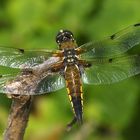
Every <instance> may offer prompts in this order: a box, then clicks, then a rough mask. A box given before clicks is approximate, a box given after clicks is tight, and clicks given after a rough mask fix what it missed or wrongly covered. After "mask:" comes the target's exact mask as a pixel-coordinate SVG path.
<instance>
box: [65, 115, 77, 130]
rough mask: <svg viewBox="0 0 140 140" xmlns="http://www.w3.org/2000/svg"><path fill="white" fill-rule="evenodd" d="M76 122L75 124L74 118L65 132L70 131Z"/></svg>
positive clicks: (75, 119)
mask: <svg viewBox="0 0 140 140" xmlns="http://www.w3.org/2000/svg"><path fill="white" fill-rule="evenodd" d="M76 122H77V118H76V117H74V118H73V120H72V121H71V122H70V123H68V124H67V128H66V130H67V131H70V130H71V128H72V126H73V125H74V124H75V123H76Z"/></svg>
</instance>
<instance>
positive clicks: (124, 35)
mask: <svg viewBox="0 0 140 140" xmlns="http://www.w3.org/2000/svg"><path fill="white" fill-rule="evenodd" d="M139 43H140V23H138V24H135V25H131V26H129V27H127V28H125V29H123V30H121V31H120V32H118V33H116V34H113V35H111V36H110V37H108V38H107V39H104V40H103V41H99V42H89V43H87V44H84V45H82V46H80V47H78V48H77V50H78V51H79V53H80V54H81V55H80V57H81V58H83V59H93V58H97V57H112V56H117V55H120V54H123V53H125V52H126V51H127V50H129V49H130V48H132V47H133V46H135V45H137V44H139Z"/></svg>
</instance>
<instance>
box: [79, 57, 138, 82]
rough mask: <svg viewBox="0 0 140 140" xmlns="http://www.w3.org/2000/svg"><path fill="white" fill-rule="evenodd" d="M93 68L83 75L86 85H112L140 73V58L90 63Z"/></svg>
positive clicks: (120, 58)
mask: <svg viewBox="0 0 140 140" xmlns="http://www.w3.org/2000/svg"><path fill="white" fill-rule="evenodd" d="M88 63H89V64H91V67H89V68H86V69H85V71H84V73H83V74H82V79H83V82H84V83H86V84H95V85H98V84H111V83H115V82H118V81H121V80H123V79H126V78H128V77H131V76H133V75H136V74H138V73H140V56H137V55H132V56H123V57H118V58H111V59H94V60H93V61H89V62H88Z"/></svg>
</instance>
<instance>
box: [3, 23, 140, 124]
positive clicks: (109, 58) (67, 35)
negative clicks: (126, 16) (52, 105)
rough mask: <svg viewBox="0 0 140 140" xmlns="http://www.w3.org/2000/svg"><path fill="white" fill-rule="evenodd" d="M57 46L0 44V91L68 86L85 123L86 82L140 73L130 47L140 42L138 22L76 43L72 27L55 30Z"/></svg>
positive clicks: (33, 92)
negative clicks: (84, 92) (41, 47)
mask: <svg viewBox="0 0 140 140" xmlns="http://www.w3.org/2000/svg"><path fill="white" fill-rule="evenodd" d="M56 43H57V45H58V49H56V50H47V49H34V50H33V49H19V48H13V47H5V46H0V93H4V94H7V95H20V96H22V95H40V94H48V93H50V92H54V91H57V90H60V89H62V88H64V87H66V89H67V93H68V98H69V101H70V103H71V107H72V110H73V114H74V119H73V120H72V121H71V123H69V126H72V125H73V124H74V123H76V122H78V123H79V124H82V122H83V86H82V85H83V83H85V84H91V85H100V84H112V83H115V82H119V81H121V80H123V79H126V78H128V77H131V76H134V75H137V74H139V73H140V56H139V55H137V54H133V55H128V54H127V51H128V50H129V49H131V48H132V47H133V46H136V45H138V44H140V23H137V24H134V25H131V26H128V27H127V28H125V29H123V30H121V31H119V32H117V33H115V34H113V35H111V36H109V37H107V38H105V39H104V40H102V41H91V42H88V43H85V44H83V45H81V46H78V45H77V43H76V40H75V38H74V35H73V33H72V32H71V31H69V30H60V31H59V32H58V34H57V35H56Z"/></svg>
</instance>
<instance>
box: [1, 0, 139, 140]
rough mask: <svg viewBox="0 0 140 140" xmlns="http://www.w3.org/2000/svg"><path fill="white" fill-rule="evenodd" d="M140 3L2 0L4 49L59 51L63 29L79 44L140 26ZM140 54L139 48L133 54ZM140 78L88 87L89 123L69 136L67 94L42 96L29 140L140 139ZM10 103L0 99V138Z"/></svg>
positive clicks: (125, 0) (86, 120)
mask: <svg viewBox="0 0 140 140" xmlns="http://www.w3.org/2000/svg"><path fill="white" fill-rule="evenodd" d="M139 6H140V1H139V0H133V1H132V0H117V1H113V0H86V2H85V1H82V0H67V1H66V0H0V44H1V45H3V44H4V45H7V46H15V47H19V48H29V47H30V48H48V49H55V48H57V45H56V43H55V35H56V34H57V32H58V31H59V30H60V29H69V30H72V31H73V33H74V35H75V37H76V38H77V42H78V44H79V45H81V44H82V43H85V42H87V41H90V40H99V39H103V38H104V37H105V36H108V35H110V34H112V33H115V32H116V31H119V30H120V29H122V28H125V27H127V26H128V25H131V24H134V23H137V22H140V16H139V13H140V8H139ZM130 53H140V47H135V48H134V49H132V50H130ZM139 82H140V76H135V77H133V78H130V79H128V80H125V81H122V82H120V83H116V84H113V85H106V86H88V85H84V124H83V126H81V127H79V126H78V125H75V126H74V128H73V130H72V131H70V132H68V133H66V132H65V131H64V128H65V125H66V124H67V122H69V121H70V120H71V119H72V117H73V114H72V111H71V108H70V103H69V101H68V97H67V92H66V89H63V90H60V91H58V92H56V93H52V94H49V95H42V96H37V97H36V100H35V102H34V106H33V111H32V114H31V116H30V121H29V123H28V127H27V130H26V134H25V140H60V139H64V140H72V139H73V140H93V139H94V140H137V139H140V133H139V130H140V122H139V117H140V109H139V106H140V86H139ZM9 108H10V101H9V99H7V98H6V96H4V95H0V139H2V134H3V131H4V128H5V126H6V122H7V117H8V112H9Z"/></svg>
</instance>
